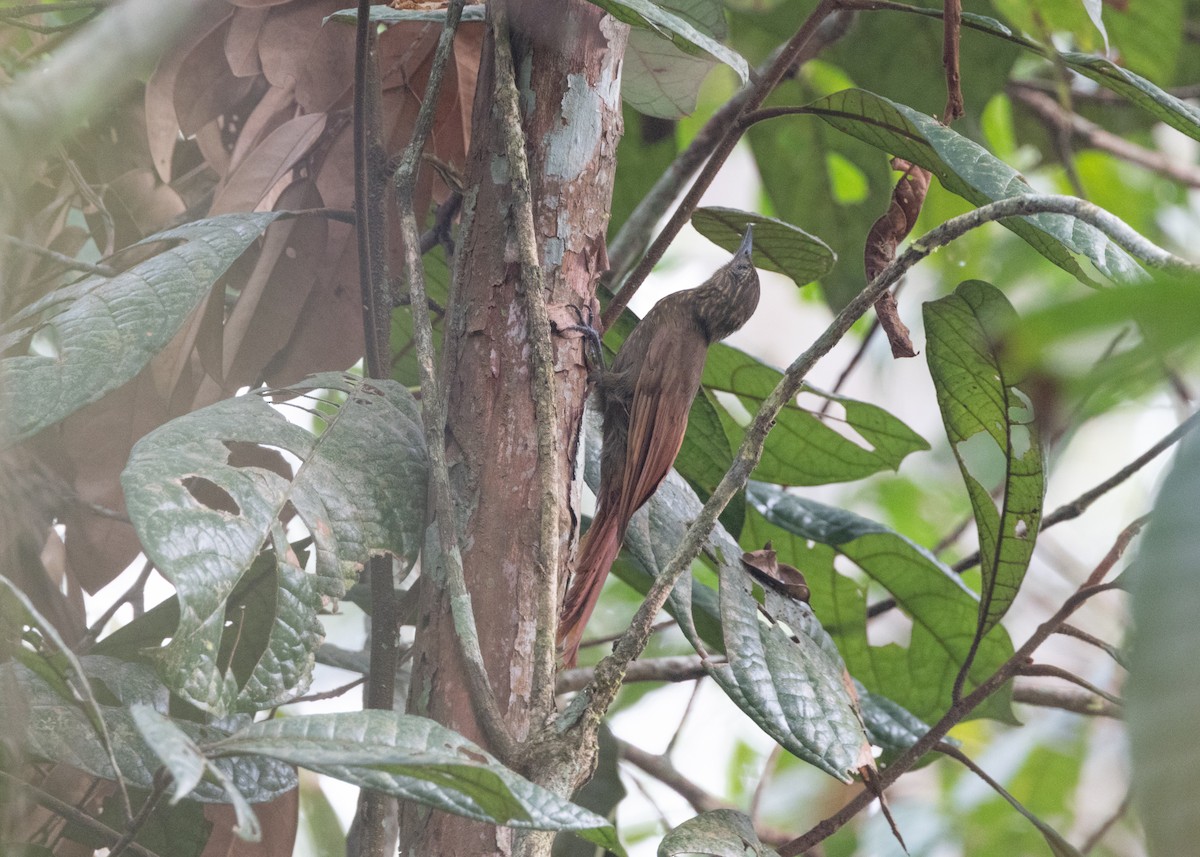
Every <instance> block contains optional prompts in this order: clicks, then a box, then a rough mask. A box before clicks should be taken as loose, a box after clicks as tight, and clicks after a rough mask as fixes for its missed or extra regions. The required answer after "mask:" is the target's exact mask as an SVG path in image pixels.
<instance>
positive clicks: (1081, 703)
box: [1013, 684, 1123, 719]
mask: <svg viewBox="0 0 1200 857" xmlns="http://www.w3.org/2000/svg"><path fill="white" fill-rule="evenodd" d="M1013 701H1014V702H1024V703H1025V705H1027V706H1038V707H1040V708H1060V709H1062V711H1066V712H1072V713H1074V714H1086V715H1087V717H1110V718H1116V719H1120V718H1122V717H1123V713H1122V708H1123V707H1122V706H1121V705H1120V703H1116V702H1110V701H1109V700H1105V699H1102V697H1099V696H1093V695H1092V694H1080V693H1078V691H1074V690H1063V689H1061V688H1044V687H1040V685H1034V684H1018V685H1015V687H1014V688H1013Z"/></svg>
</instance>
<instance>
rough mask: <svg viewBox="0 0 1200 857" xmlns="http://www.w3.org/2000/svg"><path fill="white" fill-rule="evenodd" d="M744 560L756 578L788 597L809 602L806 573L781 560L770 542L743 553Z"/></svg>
mask: <svg viewBox="0 0 1200 857" xmlns="http://www.w3.org/2000/svg"><path fill="white" fill-rule="evenodd" d="M742 562H743V563H744V564H745V565H746V568H748V569H749V570H750V574H751V576H753V577H754V578H755V579H756V580H758V581H760V582H761V583H763V584H765V585H767V586H770V587H771V588H772V589H775V590H777V591H778V592H781V593H783V594H784V595H786V596H787V597H788V598H791V599H793V600H795V601H803V602H805V603H808V597H809V589H808V581H806V580H805V579H804V574H803V573H802V572H801V571H800V569H798V568H796V567H795V566H791V565H788V564H787V563H783V562H780V561H779V557H778V556H777V555H776V553H775V550H774V549H773V548H772V547H771V543H770V542H767V543H766V545H764V546H763V548H762V549H761V550H756V551H746V552H745V553H743V554H742Z"/></svg>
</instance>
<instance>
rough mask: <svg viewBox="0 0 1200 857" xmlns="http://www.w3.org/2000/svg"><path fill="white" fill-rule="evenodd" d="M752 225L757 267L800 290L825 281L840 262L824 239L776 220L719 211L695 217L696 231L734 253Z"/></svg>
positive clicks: (702, 210)
mask: <svg viewBox="0 0 1200 857" xmlns="http://www.w3.org/2000/svg"><path fill="white" fill-rule="evenodd" d="M749 224H754V264H755V265H756V266H757V267H759V268H762V269H763V270H764V271H775V272H777V273H780V274H784V275H785V276H787V277H790V278H791V279H792V282H794V283H795V284H796V285H797V286H803V285H806V284H807V283H811V282H813V281H814V280H816V279H818V278H820V277H823V276H824V275H825V274H826V273H828V272H829V269H830V268H832V267H833V263H834V262H836V261H837V255H836V254H835V253H834V252H833V251H832V250H831V249H829V245H828V244H826V243H825V242H824V241H822V240H821V239H820V238H817V237H816V236H815V235H809V234H808V233H807V232H805V231H804V230H803V229H801V228H800V227H798V226H793V225H792V224H790V223H784V222H783V221H782V220H776V219H775V218H774V217H765V216H763V215H761V214H751V213H750V212H747V211H738V210H737V209H735V208H715V207H714V208H700V209H697V210H696V213H695V214H693V215H692V226H694V227H696V231H697V232H699V233H700V234H701V235H703V236H704V237H705V238H707V239H708V240H709V241H712V242H713V243H714V244H716V245H717V246H718V247H722V248H724V249H726V250H728V251H729V252H730V253H733V252H735V251H736V250H737V247H738V244H739V243H740V242H741V240H742V236H743V235H744V234H745V232H746V226H747V225H749Z"/></svg>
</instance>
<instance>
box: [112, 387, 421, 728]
mask: <svg viewBox="0 0 1200 857" xmlns="http://www.w3.org/2000/svg"><path fill="white" fill-rule="evenodd" d="M316 390H331V391H335V392H336V393H338V394H341V395H342V396H344V400H343V401H340V402H333V403H331V404H329V406H328V407H325V406H322V407H323V410H319V411H314V413H315V414H317V419H318V420H319V421H320V422H322V423H323V431H321V432H320V433H317V434H314V433H313V432H311V431H309V430H307V429H305V428H301V427H300V426H298V425H295V424H293V423H291V422H288V420H287V419H285V418H284V416H283V415H282V414H281V413H280V412H279V411H278V410H276V409H274V408H272V407H271V406H270V405H268V404H267V402H266V401H265V397H267V396H270V395H272V394H277V395H282V396H284V397H288V396H295V395H299V394H301V393H305V392H311V391H316ZM263 447H273V448H279V449H283V450H286V451H287V452H288V453H291V454H292V455H294V456H296V457H297V458H298V459H300V466H299V467H298V469H297V470H296V472H295V474H294V475H288V474H285V473H280V472H277V471H276V470H271V469H266V468H264V467H260V466H238V465H239V463H241V460H242V459H241V455H244V453H245V450H246V449H247V448H250V449H259V450H261V449H262V448H263ZM426 468H427V463H426V454H425V445H424V439H423V435H422V431H421V427H420V415H419V412H418V406H417V404H416V402H415V401H414V400H413V398H412V396H411V395H410V394H409V393H408V391H407V390H406V389H405V388H404V387H402V386H400V385H399V384H397V383H395V382H394V381H366V380H364V379H362V378H357V377H354V376H351V375H344V374H341V373H326V374H323V375H315V376H312V377H310V378H308V379H307V380H306V381H304V382H302V383H300V384H297V385H295V386H293V387H290V388H288V389H287V390H257V391H254V392H252V393H250V394H248V395H245V396H241V397H239V398H236V399H229V400H226V401H223V402H218V403H217V404H215V405H212V406H210V407H208V408H204V409H202V410H200V411H196V412H194V413H191V414H188V415H186V416H183V417H180V418H178V419H176V420H173V421H172V422H169V423H167V424H166V425H164V426H162V427H161V428H159V429H157V430H155V431H154V432H152V433H150V434H149V435H147V436H146V437H144V438H142V440H141V441H139V442H138V444H137V445H136V446H135V447H134V449H133V452H132V454H131V455H130V459H129V464H128V465H127V466H126V468H125V471H124V473H123V474H122V476H121V483H122V485H123V487H124V490H125V499H126V505H127V507H128V509H129V516H130V518H131V520H132V521H133V524H134V527H135V529H136V531H137V534H138V537H139V538H140V539H141V541H142V545H143V547H144V549H145V551H146V554H147V555H148V556H149V557H150V559H151V560H152V561H153V562H154V564H155V566H156V567H157V568H158V569H159V570H160V571H162V573H163V574H164V575H165V576H166V577H167V578H168V579H169V580H170V581H171V582H172V583H173V584H174V585H175V588H176V591H177V594H178V598H179V626H178V627H177V628H176V629H175V633H174V635H173V637H172V640H171V642H170V644H169V645H167V646H166V647H164V648H163V649H162V650H161V651H160V652H158V653H157V654H158V658H159V665H160V669H161V673H162V676H163V679H164V681H165V682H166V683H167V685H168V686H169V687H170V688H171V689H172V690H174V691H175V692H176V693H178V694H179V695H180V696H183V697H184V698H185V699H187V700H189V701H190V702H192V703H194V704H195V705H197V706H199V707H200V708H203V709H205V710H206V711H210V712H213V713H216V714H224V713H226V712H229V711H235V710H241V711H254V710H259V709H262V708H267V707H270V706H273V705H278V704H280V703H281V702H284V701H286V700H287V699H290V698H292V697H293V696H295V695H297V694H299V693H301V692H303V690H304V689H305V687H306V686H307V684H308V682H309V679H310V677H311V673H312V666H313V659H314V654H315V651H316V648H317V646H318V645H319V644H320V640H321V636H322V631H321V626H320V624H319V623H318V621H317V618H316V611H317V610H318V609H319V608H320V606H321V598H322V596H335V597H336V596H339V595H341V593H342V590H343V582H344V581H345V580H346V579H349V578H353V577H354V576H355V575H356V574H357V572H358V571H359V570H360V569H361V568H362V566H363V565H364V564H365V563H366V561H367V559H368V558H369V557H370V556H371V555H374V554H379V553H385V552H386V553H392V554H394V555H395V556H397V557H398V558H400V560H401V562H402V564H404V565H405V566H410V565H411V564H412V563H413V562H414V561H415V558H416V555H417V552H418V551H419V549H420V541H421V535H422V533H423V531H424V525H425V481H426ZM292 513H295V514H296V515H297V516H298V517H299V519H300V520H301V521H302V522H303V523H304V524H305V526H307V527H308V530H309V532H310V533H311V534H312V538H313V547H314V552H315V555H316V561H315V570H316V573H315V574H307V573H305V572H304V571H303V570H302V569H301V568H300V567H299V563H298V561H297V560H296V559H295V557H294V556H293V555H291V553H290V547H289V545H288V541H287V538H286V536H285V533H284V524H283V519H284V518H286V517H288V516H289V515H291V514H292ZM264 549H269V550H268V554H267V557H268V558H267V559H265V560H260V559H259V556H260V553H262V552H263V550H264ZM256 560H258V561H259V562H269V563H270V564H272V565H273V566H274V573H273V574H266V575H263V576H262V577H263V578H265V579H264V580H261V581H260V583H259V584H257V585H258V586H259V587H261V591H260V592H259V596H260V597H259V598H258V599H257V602H256V603H257V604H258V605H259V607H258V608H257V609H256V610H254V611H247V610H240V611H232V610H230V609H229V608H230V598H231V596H232V595H233V594H234V592H235V591H241V592H243V593H246V591H247V590H246V587H247V586H248V585H249V580H250V578H251V577H255V578H256V579H258V577H257V576H256V575H254V574H252V570H253V569H254V568H255V562H256ZM239 585H242V586H243V588H242V589H241V590H239V589H238V587H239ZM245 598H246V599H250V595H249V594H246V595H245ZM246 603H254V601H253V599H251V600H249V601H247V602H246ZM266 626H269V630H267V627H266ZM243 647H252V648H253V651H251V652H246V651H243V650H242V648H243ZM239 665H240V668H239Z"/></svg>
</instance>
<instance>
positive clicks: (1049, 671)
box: [1017, 663, 1123, 705]
mask: <svg viewBox="0 0 1200 857" xmlns="http://www.w3.org/2000/svg"><path fill="white" fill-rule="evenodd" d="M1017 674H1018V675H1021V676H1025V677H1026V678H1058V679H1062V680H1063V681H1065V682H1069V683H1071V684H1073V685H1075V686H1076V687H1081V688H1083V689H1084V690H1086V691H1087V692H1088V693H1094V694H1095V695H1096V696H1098V697H1100V698H1101V699H1103V700H1106V701H1107V702H1111V703H1112V704H1113V705H1122V704H1123V703H1122V701H1121V698H1120V697H1119V696H1116V695H1114V694H1111V693H1109V692H1108V691H1106V690H1104V689H1102V688H1100V687H1097V686H1096V685H1094V684H1092V683H1091V682H1090V681H1088V680H1087V679H1085V678H1083V677H1082V676H1077V675H1075V673H1073V672H1071V671H1070V670H1066V669H1063V668H1062V667H1060V666H1055V665H1054V664H1036V663H1030V664H1025V665H1024V666H1022V667H1021V668H1020V669H1019V670H1017Z"/></svg>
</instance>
